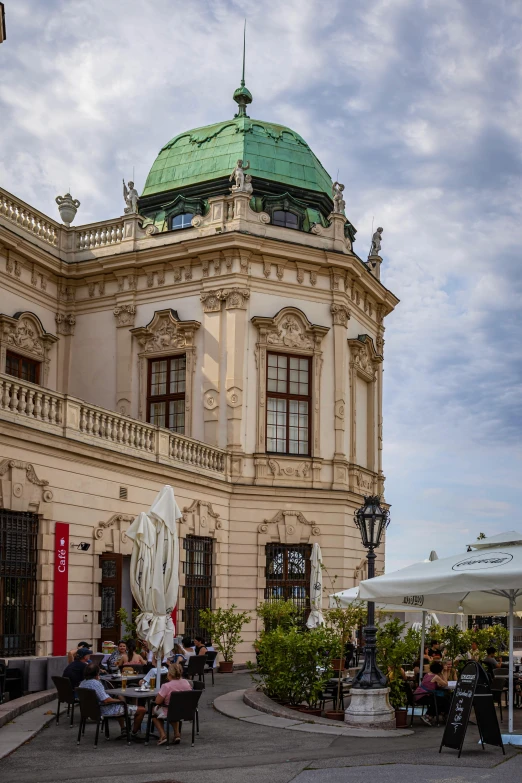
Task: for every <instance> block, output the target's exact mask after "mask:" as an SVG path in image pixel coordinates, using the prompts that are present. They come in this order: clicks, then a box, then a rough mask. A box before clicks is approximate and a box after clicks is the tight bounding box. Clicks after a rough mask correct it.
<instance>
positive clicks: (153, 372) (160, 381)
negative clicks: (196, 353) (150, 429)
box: [147, 355, 187, 435]
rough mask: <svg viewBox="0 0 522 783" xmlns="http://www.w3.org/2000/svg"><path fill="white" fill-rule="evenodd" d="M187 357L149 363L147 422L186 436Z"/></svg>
mask: <svg viewBox="0 0 522 783" xmlns="http://www.w3.org/2000/svg"><path fill="white" fill-rule="evenodd" d="M186 371H187V361H186V357H185V355H182V356H167V357H165V358H164V359H149V373H148V383H147V421H149V422H150V423H151V424H157V425H158V426H159V427H166V428H167V429H168V430H171V431H172V432H179V433H181V434H182V435H183V434H184V432H185V388H186Z"/></svg>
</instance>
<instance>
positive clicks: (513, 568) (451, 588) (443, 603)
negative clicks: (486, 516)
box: [359, 531, 522, 734]
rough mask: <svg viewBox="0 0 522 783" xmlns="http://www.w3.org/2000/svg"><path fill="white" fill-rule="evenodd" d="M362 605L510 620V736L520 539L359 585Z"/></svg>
mask: <svg viewBox="0 0 522 783" xmlns="http://www.w3.org/2000/svg"><path fill="white" fill-rule="evenodd" d="M359 595H360V597H361V599H363V600H365V601H379V602H381V603H390V604H395V605H404V606H408V605H412V604H414V605H416V606H417V607H420V608H422V609H423V610H432V611H440V612H449V613H456V612H464V613H465V614H486V615H500V614H508V616H509V631H510V635H509V732H510V734H511V733H512V732H513V673H514V668H513V613H514V611H515V610H521V609H522V535H521V534H520V533H516V532H513V531H510V532H508V533H501V534H500V535H498V536H492V537H491V538H485V539H482V540H481V541H475V542H473V543H472V544H470V545H469V546H468V552H466V553H464V554H460V555H453V556H452V557H445V558H443V559H442V560H435V561H433V562H428V563H416V564H415V565H412V566H408V567H407V568H402V569H401V570H400V571H394V572H392V573H390V574H384V575H383V576H378V577H375V578H374V579H366V580H365V581H364V582H361V584H360V585H359Z"/></svg>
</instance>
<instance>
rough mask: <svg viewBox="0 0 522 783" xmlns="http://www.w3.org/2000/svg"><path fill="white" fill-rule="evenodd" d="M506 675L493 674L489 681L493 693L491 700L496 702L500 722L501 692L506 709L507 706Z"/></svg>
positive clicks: (507, 679)
mask: <svg viewBox="0 0 522 783" xmlns="http://www.w3.org/2000/svg"><path fill="white" fill-rule="evenodd" d="M508 681H509V678H508V677H499V676H498V675H495V677H493V679H492V681H491V685H490V688H491V693H492V695H493V701H494V702H495V703H496V704H497V706H498V708H499V711H500V722H501V723H502V720H503V718H502V694H504V698H505V701H506V704H505V706H506V709H507V706H508Z"/></svg>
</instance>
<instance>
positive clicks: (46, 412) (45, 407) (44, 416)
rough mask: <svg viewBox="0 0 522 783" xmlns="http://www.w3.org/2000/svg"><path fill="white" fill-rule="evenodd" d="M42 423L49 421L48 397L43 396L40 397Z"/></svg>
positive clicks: (46, 395)
mask: <svg viewBox="0 0 522 783" xmlns="http://www.w3.org/2000/svg"><path fill="white" fill-rule="evenodd" d="M42 397H43V399H42V403H43V405H42V421H48V420H49V395H48V394H43V395H42Z"/></svg>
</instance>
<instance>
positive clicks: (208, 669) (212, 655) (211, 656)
mask: <svg viewBox="0 0 522 783" xmlns="http://www.w3.org/2000/svg"><path fill="white" fill-rule="evenodd" d="M216 658H217V650H210V651H209V652H207V654H206V655H205V671H204V674H211V675H212V685H214V661H215V660H216Z"/></svg>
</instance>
